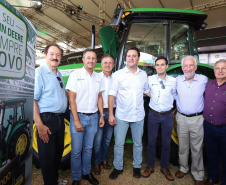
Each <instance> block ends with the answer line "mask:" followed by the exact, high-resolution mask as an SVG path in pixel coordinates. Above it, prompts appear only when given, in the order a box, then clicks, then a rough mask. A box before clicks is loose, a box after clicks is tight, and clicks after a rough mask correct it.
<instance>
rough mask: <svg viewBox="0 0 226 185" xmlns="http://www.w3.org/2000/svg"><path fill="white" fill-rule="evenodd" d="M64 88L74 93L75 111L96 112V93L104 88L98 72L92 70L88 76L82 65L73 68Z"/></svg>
mask: <svg viewBox="0 0 226 185" xmlns="http://www.w3.org/2000/svg"><path fill="white" fill-rule="evenodd" d="M66 89H68V90H70V91H73V92H75V93H76V99H75V102H76V104H77V112H82V113H95V112H97V110H98V107H97V101H98V94H99V92H102V91H103V89H104V86H103V85H102V82H101V76H100V74H98V73H96V72H95V71H93V73H92V75H91V76H90V74H89V73H88V72H87V71H86V70H85V68H84V67H83V68H81V69H78V70H75V71H74V72H72V73H71V74H70V76H69V79H68V82H67V86H66Z"/></svg>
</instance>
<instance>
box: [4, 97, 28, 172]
mask: <svg viewBox="0 0 226 185" xmlns="http://www.w3.org/2000/svg"><path fill="white" fill-rule="evenodd" d="M25 103H26V99H25V98H23V99H15V100H8V101H5V100H2V101H1V102H0V168H1V167H2V166H4V165H6V164H7V162H8V161H9V160H13V159H14V158H15V157H16V156H17V155H18V154H19V156H20V160H23V159H24V158H25V156H26V154H27V152H28V150H29V146H30V141H31V134H30V130H29V124H30V121H29V119H28V118H25V113H24V104H25Z"/></svg>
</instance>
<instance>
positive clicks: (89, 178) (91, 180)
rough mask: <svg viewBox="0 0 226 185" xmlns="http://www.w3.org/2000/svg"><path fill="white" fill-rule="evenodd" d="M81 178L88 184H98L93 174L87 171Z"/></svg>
mask: <svg viewBox="0 0 226 185" xmlns="http://www.w3.org/2000/svg"><path fill="white" fill-rule="evenodd" d="M83 179H85V180H88V181H89V183H90V184H93V185H97V184H99V181H98V180H97V179H96V178H95V177H94V176H93V174H92V173H89V174H87V175H83Z"/></svg>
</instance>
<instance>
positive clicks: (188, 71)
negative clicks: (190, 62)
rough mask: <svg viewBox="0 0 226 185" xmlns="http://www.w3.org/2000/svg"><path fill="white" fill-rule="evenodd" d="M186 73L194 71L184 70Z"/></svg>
mask: <svg viewBox="0 0 226 185" xmlns="http://www.w3.org/2000/svg"><path fill="white" fill-rule="evenodd" d="M184 72H185V73H191V72H192V70H186V71H184Z"/></svg>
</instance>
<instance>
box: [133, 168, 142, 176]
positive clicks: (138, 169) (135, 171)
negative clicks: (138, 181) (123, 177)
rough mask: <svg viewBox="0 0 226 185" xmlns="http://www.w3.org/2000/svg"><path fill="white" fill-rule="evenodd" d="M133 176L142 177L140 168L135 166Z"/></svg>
mask: <svg viewBox="0 0 226 185" xmlns="http://www.w3.org/2000/svg"><path fill="white" fill-rule="evenodd" d="M133 177H135V178H141V173H140V168H133Z"/></svg>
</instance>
